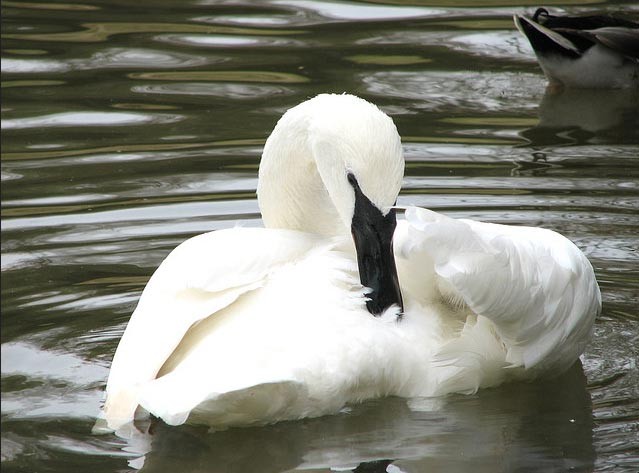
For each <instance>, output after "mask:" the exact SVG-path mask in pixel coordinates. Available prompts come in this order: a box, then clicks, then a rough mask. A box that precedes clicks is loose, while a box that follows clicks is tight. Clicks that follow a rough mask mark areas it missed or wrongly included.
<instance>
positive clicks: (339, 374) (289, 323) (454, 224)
mask: <svg viewBox="0 0 639 473" xmlns="http://www.w3.org/2000/svg"><path fill="white" fill-rule="evenodd" d="M404 166H405V164H404V157H403V151H402V143H401V138H400V136H399V133H398V131H397V128H396V126H395V124H394V122H393V120H392V119H391V118H390V117H389V116H388V115H386V114H385V113H384V112H382V111H381V110H380V109H379V108H378V107H377V106H375V105H373V104H371V103H370V102H368V101H366V100H364V99H362V98H359V97H356V96H354V95H349V94H320V95H318V96H316V97H314V98H311V99H309V100H306V101H304V102H302V103H301V104H299V105H296V106H294V107H293V108H291V109H289V110H288V111H286V113H284V115H283V116H282V117H281V118H280V119H279V121H278V122H277V124H276V126H275V128H274V129H273V131H272V133H271V134H270V136H269V137H268V139H267V140H266V143H265V145H264V150H263V154H262V158H261V162H260V166H259V172H258V186H257V197H258V203H259V207H260V211H261V214H262V219H263V222H264V227H263V228H256V227H252V228H250V227H241V226H236V227H233V228H228V229H222V230H216V231H212V232H208V233H204V234H200V235H197V236H194V237H192V238H190V239H188V240H186V241H184V242H183V243H181V244H180V245H179V246H177V247H176V248H175V249H174V250H173V251H172V252H171V253H170V254H169V255H168V256H167V257H166V259H164V261H163V262H162V263H161V264H160V266H159V267H158V268H157V270H156V271H155V272H154V274H153V275H152V276H151V278H150V279H149V281H148V283H147V285H146V287H145V288H144V290H143V292H142V294H141V296H140V298H139V301H138V304H137V307H136V308H135V310H134V312H133V314H132V315H131V318H130V320H129V322H128V324H127V326H126V329H125V331H124V333H123V335H122V337H121V339H120V342H119V344H118V347H117V349H116V352H115V355H114V357H113V361H112V364H111V368H110V372H109V376H108V381H107V384H106V400H105V403H104V405H103V410H102V415H101V418H102V420H103V422H105V423H106V426H107V427H106V428H108V429H110V430H112V431H116V432H121V433H123V435H126V433H125V432H126V431H127V429H132V428H133V429H134V428H135V426H136V423H138V424H139V423H140V422H143V420H142V419H144V418H145V416H146V417H147V418H148V416H150V418H151V419H152V420H156V419H157V420H158V421H159V420H162V421H163V422H164V423H166V424H169V425H180V424H184V423H189V424H202V425H206V426H208V427H209V428H211V429H213V430H216V429H225V428H228V427H236V426H247V425H264V424H270V423H274V422H279V421H285V420H296V419H303V418H311V417H319V416H323V415H329V414H335V413H339V412H342V411H343V409H345V408H346V409H347V408H348V406H349V405H354V404H356V403H360V402H363V401H365V400H368V399H374V398H381V397H386V396H397V397H401V398H406V399H413V398H422V397H427V398H430V397H433V398H438V397H440V396H445V395H447V394H451V393H474V392H476V391H477V390H478V389H480V388H486V387H490V386H497V385H499V384H501V383H504V382H508V381H512V380H523V379H535V378H537V377H539V376H543V375H545V374H548V373H551V374H554V375H556V374H558V373H561V372H563V371H565V370H567V369H568V368H569V367H570V366H572V365H573V364H574V363H575V362H576V360H577V359H578V357H579V356H580V355H581V353H582V352H583V350H584V348H585V347H586V345H587V342H588V339H589V337H590V335H591V332H592V328H593V323H594V320H595V318H596V316H597V314H598V313H599V312H600V310H601V295H600V291H599V286H598V285H597V281H596V278H595V275H594V271H593V268H592V265H591V264H590V262H589V261H588V259H587V258H586V256H585V255H584V254H583V253H582V252H581V251H580V250H579V249H578V248H577V246H575V244H573V243H572V242H571V241H570V240H568V239H567V238H565V237H564V236H562V235H560V234H558V233H556V232H554V231H552V230H549V229H543V228H535V227H525V226H507V225H501V224H495V223H486V222H479V221H474V220H468V219H455V218H451V217H448V216H445V215H443V214H440V213H437V212H434V211H431V210H428V209H424V208H418V207H414V206H405V207H399V206H398V205H397V198H398V194H399V192H400V189H401V186H402V181H403V175H404ZM402 211H403V214H404V215H403V216H402V215H401V214H402ZM132 426H133V427H132Z"/></svg>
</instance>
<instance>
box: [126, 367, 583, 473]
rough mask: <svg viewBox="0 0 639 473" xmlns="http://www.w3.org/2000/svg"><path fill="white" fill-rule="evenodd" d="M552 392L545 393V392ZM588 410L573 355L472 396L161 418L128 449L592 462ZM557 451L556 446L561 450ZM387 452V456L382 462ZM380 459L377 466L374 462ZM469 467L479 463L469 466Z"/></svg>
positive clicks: (154, 457)
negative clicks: (328, 410)
mask: <svg viewBox="0 0 639 473" xmlns="http://www.w3.org/2000/svg"><path fill="white" fill-rule="evenodd" d="M549 400H551V402H549ZM592 425H593V421H592V412H591V402H590V395H589V393H588V391H587V390H586V380H585V376H584V375H583V371H582V369H581V366H580V365H579V364H577V365H575V366H574V367H573V368H572V369H571V370H570V371H569V372H568V373H566V374H564V375H563V376H562V377H560V378H558V379H556V380H553V381H552V382H541V383H537V384H522V385H516V386H507V387H504V388H500V389H496V390H486V391H483V392H481V393H479V394H477V395H475V396H455V397H450V398H446V399H415V400H412V401H410V402H408V403H407V402H406V401H404V400H402V399H385V400H380V401H373V402H368V403H366V404H364V405H361V406H356V407H353V408H352V409H349V410H348V411H347V412H344V413H342V414H340V415H336V416H329V417H324V418H320V419H310V420H305V421H302V422H284V423H280V424H276V425H273V426H267V427H262V428H246V429H230V430H227V431H222V432H215V433H208V434H207V433H206V432H205V431H203V430H201V429H197V428H194V427H181V428H177V429H176V428H169V427H166V426H163V425H159V426H157V427H156V428H155V429H154V430H153V435H149V434H146V435H143V434H141V435H140V436H139V437H138V438H136V439H135V440H134V441H133V443H132V446H131V449H132V450H134V449H135V448H140V447H142V448H145V449H148V450H149V451H148V453H146V455H145V457H144V458H138V459H135V460H133V464H135V465H137V466H141V465H143V468H142V471H149V472H170V471H175V470H176V469H177V468H186V469H187V470H188V471H220V472H229V473H231V472H236V471H237V472H244V471H258V470H259V471H273V472H276V471H287V470H291V469H296V468H297V469H299V470H313V469H323V468H329V467H333V468H355V467H357V466H358V465H361V469H363V465H366V468H367V469H366V470H365V471H370V472H383V471H386V466H387V464H388V463H390V464H393V465H394V466H396V467H397V468H399V469H400V470H394V471H439V470H440V469H445V470H446V471H460V472H463V471H468V467H469V465H470V464H476V465H477V467H476V470H477V471H485V472H494V471H518V470H519V469H526V468H529V467H530V465H536V466H537V467H539V468H542V469H543V471H567V470H577V471H584V470H588V469H590V468H592V466H593V462H594V457H595V453H594V449H593V447H592ZM560 452H561V453H560ZM384 460H387V462H384ZM376 467H377V468H376ZM473 471H475V468H473Z"/></svg>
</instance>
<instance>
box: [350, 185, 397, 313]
mask: <svg viewBox="0 0 639 473" xmlns="http://www.w3.org/2000/svg"><path fill="white" fill-rule="evenodd" d="M348 182H349V183H350V184H351V186H353V189H354V190H355V211H354V212H353V221H352V223H351V233H352V235H353V241H354V242H355V250H356V251H357V265H358V267H359V278H360V281H361V283H362V286H364V287H367V288H369V289H370V290H371V291H370V293H368V298H369V300H368V301H366V308H367V309H368V311H369V312H370V313H371V314H373V315H375V316H378V315H381V314H382V312H384V311H385V310H386V309H387V308H389V307H390V306H391V305H393V304H397V305H398V306H399V308H400V309H401V310H403V309H404V303H403V301H402V292H401V289H400V287H399V279H398V277H397V267H396V266H395V256H394V254H393V234H394V233H395V227H396V226H397V219H396V217H395V209H391V210H390V211H389V212H388V213H387V214H386V215H383V214H382V212H381V211H380V210H379V209H378V208H377V207H376V206H375V205H374V204H373V203H372V202H371V201H370V200H369V199H368V197H366V196H365V195H364V193H363V192H362V190H361V189H360V187H359V184H358V182H357V179H356V178H355V176H353V174H348Z"/></svg>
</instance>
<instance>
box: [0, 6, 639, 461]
mask: <svg viewBox="0 0 639 473" xmlns="http://www.w3.org/2000/svg"><path fill="white" fill-rule="evenodd" d="M553 3H558V2H545V5H546V6H548V5H549V4H553ZM588 3H591V5H590V6H588V7H586V6H585V5H586V3H585V2H579V3H577V2H574V6H573V7H570V5H568V4H563V3H562V4H561V6H562V7H565V8H570V9H571V10H572V11H576V10H579V11H584V10H586V9H599V10H612V11H617V10H625V11H627V12H629V13H630V14H632V15H633V16H635V17H636V16H639V9H638V8H637V6H636V4H634V5H633V4H632V3H630V2H628V3H625V2H616V3H614V2H588ZM480 4H481V5H484V6H481V7H480V6H479V5H480ZM535 6H536V5H535V4H527V3H518V2H514V1H513V2H508V1H507V0H492V1H488V2H483V3H481V2H472V1H469V0H462V1H447V0H441V1H439V2H437V1H417V0H414V1H412V2H411V1H402V0H396V1H388V2H382V1H369V2H352V3H338V2H325V1H314V0H305V1H292V0H282V1H260V2H258V1H240V0H231V1H225V2H221V1H212V0H209V1H206V0H203V1H192V2H179V1H154V2H144V1H142V2H125V1H105V0H96V1H92V2H91V3H79V2H74V1H71V0H70V1H68V2H66V3H57V2H52V1H49V2H21V1H4V2H2V35H3V41H2V470H3V471H7V472H9V471H11V472H14V471H15V472H17V471H25V472H49V471H55V472H73V473H75V472H94V473H97V472H102V471H104V472H113V471H129V470H131V468H132V467H140V466H141V465H142V464H144V467H143V468H144V470H145V471H159V472H175V471H178V472H195V471H198V472H200V471H201V472H204V471H206V472H209V471H220V472H251V471H261V472H271V471H272V472H281V471H301V470H312V471H318V472H319V471H322V472H326V471H329V469H330V468H331V467H352V468H355V467H356V466H357V465H359V464H362V465H361V466H360V467H359V468H360V469H359V470H357V471H385V470H386V469H387V470H388V471H389V472H399V471H402V472H407V473H408V472H411V473H415V472H431V471H446V472H466V471H472V472H499V471H503V472H514V471H568V470H570V471H593V470H594V471H614V472H617V471H629V472H630V471H632V472H636V471H637V470H638V469H639V456H638V455H639V453H638V452H639V424H638V419H639V387H638V386H639V370H638V368H637V359H638V357H639V353H638V352H639V349H638V348H637V347H638V346H639V307H638V306H639V264H638V263H639V255H638V254H637V252H638V248H639V236H638V234H639V219H638V218H637V215H638V214H639V97H638V93H637V91H634V92H633V91H630V92H622V91H607V92H606V91H601V92H594V91H582V92H571V93H568V92H566V93H563V94H559V95H549V94H545V93H544V88H545V81H544V79H543V77H542V75H541V72H540V70H539V69H538V67H537V65H536V63H535V61H534V59H533V57H532V53H531V51H530V49H529V47H528V45H527V44H526V43H525V42H524V41H523V39H522V38H520V37H519V36H518V34H517V33H516V32H515V30H514V28H513V24H512V20H511V15H512V14H513V13H514V12H522V11H528V12H531V11H532V10H533V9H534V7H535ZM319 92H350V93H355V94H358V95H360V96H362V97H364V98H366V99H369V100H371V101H373V102H375V103H377V104H378V105H380V106H381V107H382V108H383V109H384V110H385V111H386V112H388V113H389V114H390V115H392V116H393V118H394V120H395V122H396V123H397V126H398V128H399V131H400V133H401V134H402V136H403V138H404V145H405V151H406V157H407V176H406V179H405V184H404V188H403V191H402V195H401V196H400V202H399V203H400V204H409V203H413V204H417V205H421V206H425V207H429V208H431V209H434V210H437V211H441V212H444V213H447V214H449V215H452V216H456V217H471V218H478V219H483V220H486V221H492V222H501V223H511V224H526V225H536V226H537V225H541V226H545V227H548V228H552V229H554V230H558V231H560V232H562V233H563V234H565V235H567V236H568V237H570V238H571V239H573V240H574V241H575V242H576V243H577V245H578V246H579V247H580V248H582V249H583V251H584V252H585V253H586V254H587V255H588V257H589V258H590V260H591V261H592V262H593V265H594V266H595V269H596V272H597V277H598V280H599V282H600V285H601V289H602V295H603V300H604V309H603V314H602V315H601V317H600V318H599V319H598V321H597V324H596V329H595V335H594V338H593V340H592V343H591V344H590V346H589V348H588V349H587V352H586V353H585V355H584V356H583V360H582V361H583V367H582V366H579V365H578V366H575V367H574V368H573V369H572V370H571V371H570V372H568V373H566V374H564V375H562V376H560V377H559V378H558V379H554V380H550V381H543V382H537V383H534V384H519V385H510V386H504V387H502V388H499V389H492V390H486V391H482V392H480V393H479V394H477V395H474V396H454V397H449V398H445V399H441V400H435V401H429V402H426V401H417V400H415V401H411V402H407V401H405V400H401V399H387V400H379V401H374V402H369V403H366V404H364V405H361V406H354V407H353V408H351V409H350V410H348V411H345V412H343V413H342V414H340V415H336V416H332V417H326V418H320V419H314V420H307V421H300V422H289V423H281V424H277V425H274V426H270V427H263V428H250V429H232V430H229V431H226V432H218V433H213V434H210V433H206V432H202V431H200V430H198V429H193V428H160V429H159V431H157V432H156V434H155V435H154V436H153V437H152V438H145V439H140V441H139V442H137V443H135V442H134V443H131V444H127V443H126V442H125V441H124V440H121V439H119V438H117V437H116V436H114V435H102V436H96V435H92V434H91V432H90V431H91V427H92V425H93V422H94V420H95V415H96V414H97V413H98V410H99V406H100V402H101V398H102V390H103V388H104V384H105V382H106V376H107V373H108V367H109V364H110V360H111V357H112V356H113V353H114V351H115V347H116V345H117V342H118V340H119V337H120V336H121V334H122V332H123V330H124V327H125V325H126V322H127V320H128V317H129V315H130V313H131V311H132V309H133V308H134V306H135V304H136V301H137V298H138V296H139V294H140V292H141V290H142V288H143V287H144V284H145V282H146V280H147V279H148V277H149V276H150V275H151V273H152V272H153V270H154V269H155V268H156V267H157V265H158V264H159V263H160V261H161V260H162V258H163V257H164V256H166V255H167V254H168V252H169V251H170V250H171V249H172V248H173V247H175V246H176V245H177V244H178V243H179V242H180V241H182V240H184V239H186V238H187V237H190V236H192V235H194V234H197V233H201V232H204V231H208V230H212V229H219V228H225V227H229V226H233V225H234V224H236V223H237V222H244V223H245V224H247V225H259V224H260V221H259V213H258V208H257V203H256V200H255V188H256V182H257V166H258V162H259V156H260V152H261V147H262V145H263V143H264V140H265V139H266V137H267V136H268V134H269V132H270V130H271V129H272V127H273V126H274V124H275V122H276V120H277V119H278V117H279V116H280V115H281V114H282V112H283V111H284V110H286V109H287V108H289V107H291V106H293V105H295V104H297V103H298V102H300V101H302V100H304V99H305V98H308V97H310V96H313V95H315V94H317V93H319ZM145 453H146V455H145V456H144V457H143V458H141V456H142V455H143V454H145ZM129 462H130V465H129ZM389 462H390V465H391V466H388V468H386V466H387V465H388V464H389ZM364 468H369V469H368V470H364Z"/></svg>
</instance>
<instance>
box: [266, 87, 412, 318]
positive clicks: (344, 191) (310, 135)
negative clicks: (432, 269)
mask: <svg viewBox="0 0 639 473" xmlns="http://www.w3.org/2000/svg"><path fill="white" fill-rule="evenodd" d="M403 175H404V157H403V153H402V147H401V140H400V137H399V134H398V133H397V129H396V127H395V125H394V123H393V121H392V120H391V119H390V117H388V116H387V115H386V114H384V113H383V112H381V111H380V110H379V109H378V108H377V107H376V106H374V105H373V104H371V103H369V102H367V101H365V100H363V99H360V98H358V97H355V96H352V95H333V94H322V95H318V96H317V97H315V98H313V99H310V100H308V101H306V102H303V103H301V104H300V105H298V106H296V107H294V108H292V109H290V110H289V111H287V112H286V113H285V114H284V115H283V116H282V118H281V119H280V120H279V122H278V123H277V125H276V126H275V129H274V130H273V132H272V133H271V135H270V136H269V138H268V140H267V141H266V144H265V146H264V152H263V154H262V161H261V163H260V170H259V182H258V187H257V195H258V202H259V205H260V210H261V212H262V217H263V219H264V224H265V226H266V227H267V228H286V229H291V230H298V231H303V232H310V233H316V234H320V235H323V236H327V237H333V236H342V235H351V236H352V240H353V243H354V248H355V251H356V253H357V262H358V268H359V274H360V281H361V283H362V285H363V286H365V287H368V288H369V289H370V292H369V293H368V297H369V300H368V301H367V304H366V305H367V308H368V310H369V312H371V313H372V314H374V315H379V314H381V313H382V312H383V311H384V310H385V309H387V308H388V307H390V306H391V305H393V304H397V305H398V306H400V308H401V307H402V296H401V291H400V288H399V282H398V278H397V269H396V266H395V259H394V256H393V233H394V231H395V226H396V218H395V210H394V209H393V205H394V204H395V202H396V200H397V196H398V194H399V190H400V188H401V183H402V178H403Z"/></svg>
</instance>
